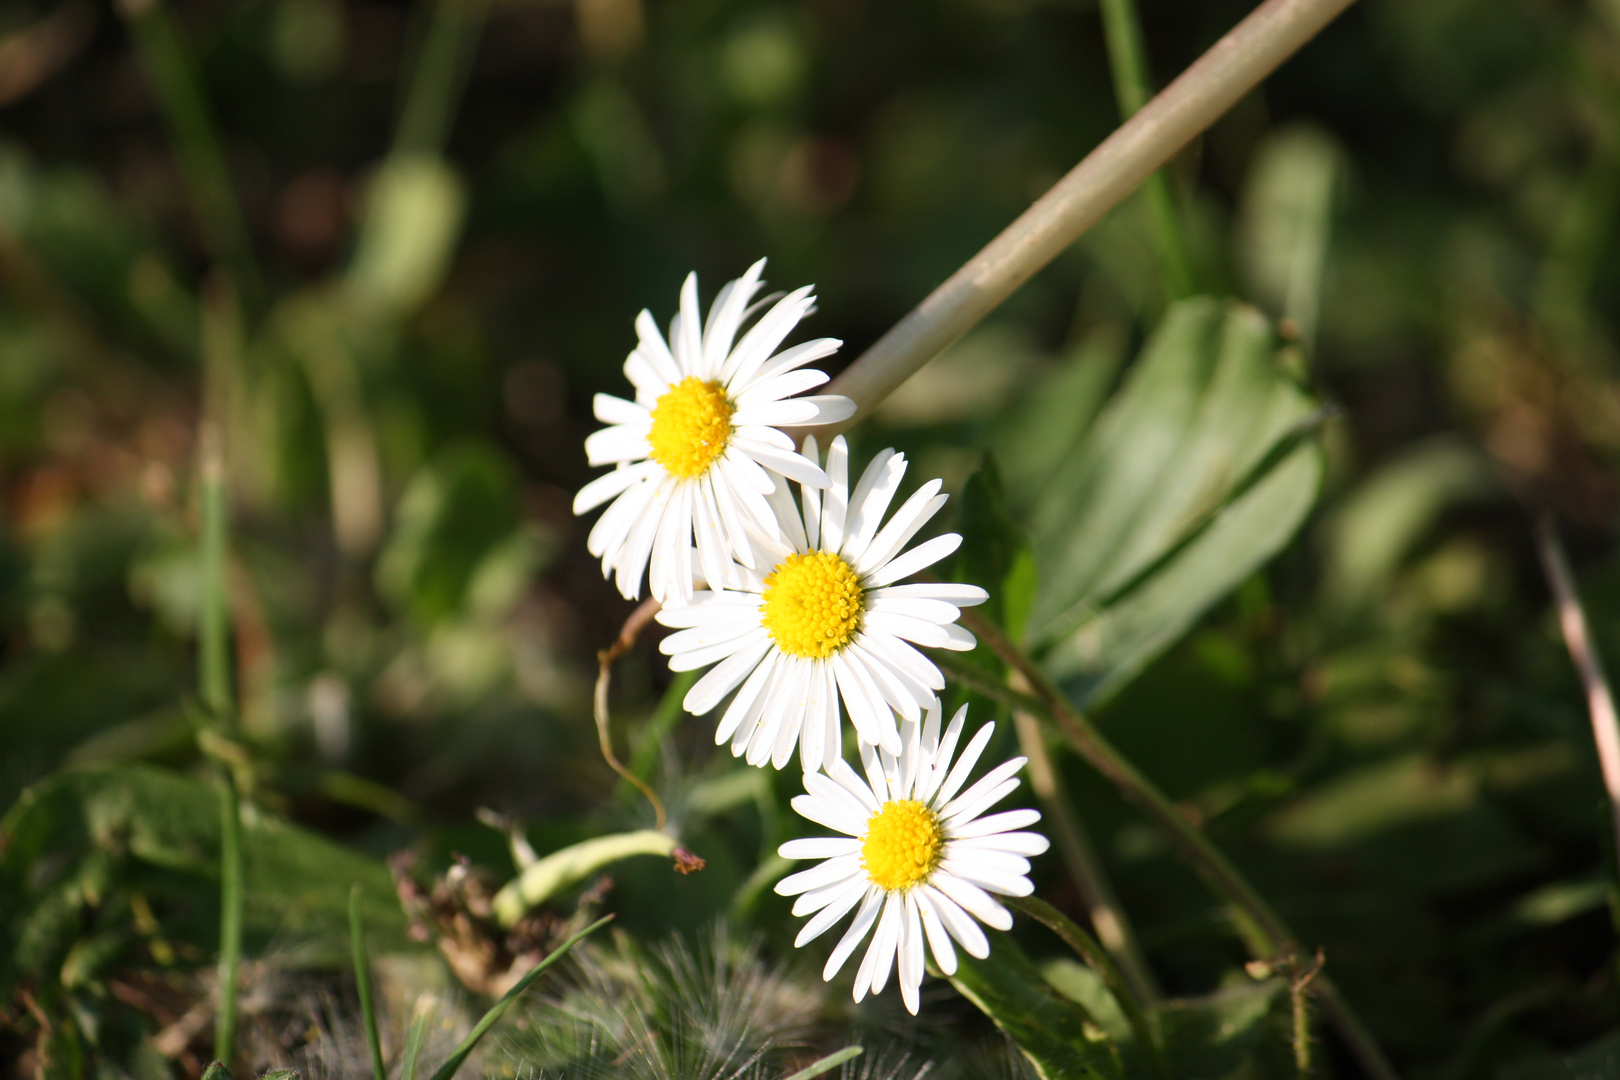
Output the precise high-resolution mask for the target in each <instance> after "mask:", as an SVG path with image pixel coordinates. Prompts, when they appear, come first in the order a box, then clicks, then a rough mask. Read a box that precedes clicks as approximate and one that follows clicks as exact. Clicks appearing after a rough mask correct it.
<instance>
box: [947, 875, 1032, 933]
mask: <svg viewBox="0 0 1620 1080" xmlns="http://www.w3.org/2000/svg"><path fill="white" fill-rule="evenodd" d="M928 883H929V884H930V885H932V886H933V887H934V888H936V889H938V890H939V891H940V892H941V893H943V894H945V896H947V897H948V898H950V899H952V900H955V901H956V902H957V903H958V904H960V905H961V907H962V910H964V911H966V912H967V913H968V914H969V915H972V916H973V917H974V918H975V919H978V920H979V921H980V922H982V923H984V925H986V926H988V927H991V928H993V929H996V930H1011V929H1012V913H1011V912H1009V911H1008V910H1007V909H1006V908H1004V907H1002V906H1001V905H1000V904H998V903H996V902H995V901H994V900H992V899H991V898H990V894H989V893H987V892H985V891H984V890H983V889H981V888H979V887H978V886H977V885H975V884H973V883H972V882H971V881H963V880H962V879H961V878H959V877H957V876H955V875H954V874H950V873H946V872H942V871H939V870H936V871H935V873H934V875H933V876H932V877H930V878H929V879H928Z"/></svg>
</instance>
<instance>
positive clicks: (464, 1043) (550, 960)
mask: <svg viewBox="0 0 1620 1080" xmlns="http://www.w3.org/2000/svg"><path fill="white" fill-rule="evenodd" d="M612 921H613V916H612V915H604V916H603V917H602V918H600V919H597V920H596V921H595V922H593V923H591V925H589V926H587V927H586V928H585V929H583V930H581V931H580V932H579V933H577V934H575V935H574V936H573V937H571V938H569V939H568V940H567V941H565V942H563V943H562V944H561V945H559V946H557V948H555V949H554V950H552V952H551V954H550V955H549V956H547V957H546V958H545V959H544V960H542V961H540V963H538V964H536V965H535V967H534V970H532V971H530V972H529V973H528V974H527V975H525V976H523V978H521V979H519V980H518V982H517V985H516V986H514V987H512V989H510V990H508V991H507V992H506V995H505V996H504V997H502V998H501V1000H499V1001H497V1002H496V1003H495V1005H494V1007H493V1008H491V1009H490V1010H489V1012H487V1013H485V1014H484V1016H483V1019H481V1020H479V1021H478V1023H477V1025H476V1026H475V1027H474V1028H473V1029H472V1031H470V1032H468V1034H467V1037H466V1038H465V1039H462V1040H461V1045H460V1046H458V1047H456V1050H455V1053H453V1054H451V1055H450V1057H449V1058H448V1059H447V1060H446V1061H445V1063H444V1064H443V1065H441V1066H439V1071H438V1072H436V1073H434V1074H433V1080H450V1078H451V1077H453V1076H455V1075H456V1070H458V1069H460V1068H461V1065H462V1063H463V1062H464V1061H466V1060H467V1056H468V1055H469V1054H471V1053H472V1052H473V1048H474V1047H476V1046H477V1045H478V1040H480V1039H482V1038H483V1037H484V1035H485V1034H486V1033H487V1032H488V1031H489V1029H490V1028H492V1027H494V1026H495V1021H497V1020H499V1019H500V1018H501V1014H502V1013H504V1012H505V1011H506V1010H507V1009H508V1008H510V1007H511V1004H512V1002H514V1001H516V1000H517V999H518V997H519V995H521V994H522V993H523V991H525V990H527V989H528V988H529V984H530V983H532V982H534V980H536V979H538V978H539V977H540V976H541V975H542V974H544V972H545V970H546V969H547V968H549V967H550V966H551V965H552V964H555V963H556V962H557V961H558V960H561V959H562V958H563V957H564V956H565V955H566V954H567V953H568V950H569V949H572V948H573V947H574V946H575V945H577V944H579V943H580V942H581V941H582V940H584V939H585V938H586V937H587V936H589V935H590V934H593V933H595V932H596V931H597V930H600V929H601V928H602V927H604V926H606V925H607V924H608V923H610V922H612Z"/></svg>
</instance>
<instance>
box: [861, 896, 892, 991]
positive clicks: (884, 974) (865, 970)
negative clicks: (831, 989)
mask: <svg viewBox="0 0 1620 1080" xmlns="http://www.w3.org/2000/svg"><path fill="white" fill-rule="evenodd" d="M903 904H904V901H902V900H901V899H900V894H899V893H889V894H888V896H886V897H885V898H884V901H883V917H882V918H881V919H879V920H878V925H877V930H876V931H874V932H873V934H872V944H871V945H869V946H867V949H866V959H864V960H862V961H861V967H860V970H859V971H857V972H856V973H855V989H854V995H855V1000H856V1001H860V1000H861V999H862V998H864V997H866V992H867V991H868V990H871V992H872V993H874V994H878V993H882V991H883V987H884V985H885V984H887V983H888V981H889V971H890V969H892V968H893V967H894V951H895V947H896V946H897V945H899V944H900V910H901V907H902V906H903Z"/></svg>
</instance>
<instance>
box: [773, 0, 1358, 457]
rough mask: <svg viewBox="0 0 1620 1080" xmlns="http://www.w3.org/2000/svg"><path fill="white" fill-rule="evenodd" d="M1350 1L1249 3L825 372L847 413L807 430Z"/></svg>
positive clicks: (906, 364)
mask: <svg viewBox="0 0 1620 1080" xmlns="http://www.w3.org/2000/svg"><path fill="white" fill-rule="evenodd" d="M1352 2H1353V0H1266V2H1265V3H1263V4H1261V5H1260V6H1259V7H1257V8H1255V10H1254V11H1253V12H1251V13H1250V14H1249V16H1248V18H1246V19H1244V20H1243V21H1242V22H1241V23H1239V24H1238V25H1237V26H1236V27H1234V28H1233V29H1232V31H1231V32H1230V33H1228V34H1227V35H1226V36H1225V37H1223V38H1221V40H1220V41H1217V42H1216V43H1215V44H1214V45H1213V46H1211V47H1210V49H1209V51H1208V52H1206V53H1204V55H1203V56H1201V57H1199V59H1198V60H1197V61H1196V62H1195V63H1194V64H1193V65H1192V66H1191V67H1189V68H1188V69H1187V70H1186V71H1184V72H1183V73H1182V74H1181V76H1180V77H1179V78H1177V79H1176V81H1175V82H1173V83H1171V84H1170V85H1169V86H1167V87H1165V89H1164V90H1163V91H1162V92H1161V93H1160V94H1159V95H1158V96H1157V97H1155V98H1154V99H1153V100H1152V101H1150V102H1148V103H1147V105H1145V106H1144V107H1143V108H1142V110H1141V111H1140V112H1138V113H1137V114H1136V115H1134V116H1132V117H1131V118H1130V119H1129V120H1127V121H1126V122H1125V123H1124V124H1122V125H1121V126H1120V127H1119V129H1118V130H1116V131H1115V132H1114V133H1113V134H1112V135H1110V136H1109V137H1108V138H1107V139H1104V140H1103V141H1102V143H1100V144H1099V145H1098V146H1097V148H1096V149H1095V150H1093V151H1092V152H1091V153H1090V154H1088V155H1086V157H1085V159H1084V160H1083V161H1081V162H1080V164H1078V165H1076V166H1075V167H1074V168H1073V169H1072V170H1070V172H1069V173H1068V175H1066V176H1064V177H1063V179H1061V180H1059V181H1058V182H1057V184H1055V185H1054V186H1053V187H1052V189H1051V190H1050V191H1048V192H1047V193H1046V194H1045V195H1043V196H1041V197H1040V199H1038V200H1036V202H1035V204H1034V205H1033V206H1031V207H1030V208H1029V209H1028V210H1026V211H1024V212H1023V213H1022V214H1020V215H1019V217H1018V219H1017V220H1016V221H1014V222H1013V223H1012V224H1011V225H1009V226H1007V228H1006V229H1004V230H1002V232H1001V235H999V236H997V237H996V238H995V239H994V240H992V241H990V243H989V244H987V245H986V246H985V248H984V250H982V251H980V252H979V253H978V254H977V255H975V256H974V257H973V258H972V259H970V260H968V262H967V264H966V265H964V266H963V267H962V268H961V269H960V270H958V271H956V273H954V274H952V275H951V276H950V277H949V278H948V279H946V281H945V282H944V284H942V285H940V286H939V287H938V288H937V289H935V290H934V291H933V292H932V293H930V294H929V295H928V297H927V299H925V300H923V302H922V303H920V304H918V305H917V306H916V307H915V308H914V309H912V311H911V313H910V314H908V315H906V317H905V318H903V319H901V320H900V321H899V322H898V323H896V324H895V325H894V326H893V327H892V328H891V329H890V330H889V332H888V333H886V334H884V335H883V336H882V337H881V338H879V339H878V340H877V342H876V343H874V344H873V345H872V347H871V348H869V349H867V350H866V352H865V353H863V354H862V355H861V357H860V358H859V359H858V360H856V361H855V362H854V363H853V364H851V365H850V366H849V368H847V369H846V370H845V371H844V373H843V374H841V375H840V376H838V378H836V379H834V380H833V382H832V383H831V385H830V386H829V387H828V392H829V393H837V394H843V395H845V396H846V397H849V398H851V399H852V400H853V401H854V402H855V406H856V411H855V414H854V415H853V416H851V417H850V418H849V419H847V420H844V421H841V422H840V423H837V424H828V425H824V426H822V427H818V428H816V429H815V430H816V434H817V436H818V437H819V438H821V439H822V440H823V441H826V440H827V439H830V438H832V437H833V436H834V435H837V434H838V433H840V432H843V431H848V430H849V429H850V427H851V426H853V425H854V424H855V423H856V422H857V421H858V420H859V419H860V418H861V417H863V416H865V415H866V414H868V413H870V412H871V411H872V410H873V409H874V408H875V407H876V406H877V405H878V403H879V402H881V401H882V400H883V399H884V398H886V397H888V396H889V394H891V393H893V392H894V390H895V388H896V387H898V386H899V385H900V384H901V383H903V382H905V381H906V380H907V379H908V378H910V377H911V376H912V375H913V374H915V373H916V372H917V370H918V369H920V368H921V367H922V366H923V365H924V364H926V363H928V361H930V360H932V359H933V358H934V357H936V356H938V355H939V354H940V353H941V352H942V351H943V350H944V349H945V348H946V346H948V345H950V344H951V342H953V341H955V340H956V339H957V338H959V337H961V336H962V334H963V333H965V332H966V331H967V330H968V329H969V328H971V327H972V326H973V325H974V324H975V323H977V322H978V321H979V320H980V319H982V318H984V316H985V315H987V314H988V313H989V312H990V311H991V310H993V309H994V308H995V307H996V306H997V305H998V304H1000V303H1001V302H1002V301H1003V300H1005V299H1006V298H1007V297H1008V296H1009V295H1011V294H1012V292H1013V290H1015V289H1017V288H1018V287H1019V286H1020V285H1022V284H1023V283H1024V282H1025V281H1028V280H1029V278H1030V277H1031V276H1032V275H1033V274H1034V273H1035V272H1036V271H1037V270H1039V269H1041V267H1043V266H1045V265H1046V264H1047V263H1049V262H1051V261H1052V260H1053V259H1054V258H1056V257H1057V255H1058V254H1059V253H1060V252H1062V251H1063V250H1064V249H1065V248H1067V247H1068V246H1069V245H1070V244H1071V243H1073V242H1074V240H1075V239H1076V238H1077V237H1079V236H1080V234H1081V233H1083V232H1085V231H1086V230H1087V229H1089V228H1090V227H1091V226H1092V225H1094V224H1096V223H1097V221H1098V220H1100V219H1101V218H1102V216H1103V215H1104V214H1106V213H1107V212H1108V211H1109V210H1112V209H1113V208H1114V207H1115V206H1118V205H1119V203H1120V202H1122V201H1123V200H1124V199H1125V197H1126V196H1127V195H1129V194H1130V193H1131V192H1132V191H1134V190H1136V187H1137V185H1139V184H1141V183H1142V181H1143V180H1145V179H1146V178H1147V177H1148V176H1149V175H1150V174H1151V173H1153V172H1154V170H1156V169H1158V168H1159V167H1160V166H1162V165H1163V164H1164V163H1165V162H1167V161H1169V160H1170V158H1171V157H1172V156H1173V155H1174V154H1175V153H1176V152H1177V151H1178V150H1180V149H1181V148H1182V147H1184V146H1186V145H1187V144H1188V143H1189V142H1191V141H1192V140H1193V139H1195V138H1197V137H1198V136H1199V135H1200V134H1202V133H1203V131H1204V130H1205V129H1206V128H1208V127H1209V126H1210V125H1211V124H1213V123H1214V122H1215V121H1216V120H1217V119H1219V118H1220V116H1221V114H1223V113H1224V112H1226V110H1227V109H1229V108H1231V107H1232V106H1233V105H1234V104H1236V103H1237V101H1238V100H1239V99H1240V98H1242V97H1243V95H1245V94H1247V93H1248V92H1249V91H1250V90H1252V89H1254V87H1255V86H1257V85H1259V83H1260V81H1261V80H1262V79H1264V78H1265V77H1266V76H1267V75H1269V74H1271V72H1272V71H1274V70H1275V69H1276V68H1277V66H1278V65H1279V64H1281V63H1282V62H1283V61H1284V60H1286V59H1288V57H1289V56H1291V55H1292V54H1293V53H1294V52H1295V51H1296V50H1298V49H1299V48H1300V46H1302V45H1304V44H1305V43H1306V42H1307V41H1309V40H1310V39H1311V38H1312V37H1314V36H1316V34H1317V33H1318V32H1319V31H1320V30H1321V29H1322V28H1323V27H1324V26H1326V25H1327V24H1328V23H1329V22H1331V21H1332V20H1333V18H1334V17H1335V16H1337V15H1338V14H1339V13H1340V12H1341V11H1343V10H1344V9H1345V8H1347V7H1349V6H1350V4H1351V3H1352ZM798 434H799V435H801V436H802V435H803V434H804V432H803V431H800V432H798Z"/></svg>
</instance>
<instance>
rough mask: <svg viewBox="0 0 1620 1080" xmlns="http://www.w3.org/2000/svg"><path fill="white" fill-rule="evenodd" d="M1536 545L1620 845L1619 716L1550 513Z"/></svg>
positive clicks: (1539, 525) (1542, 519)
mask: <svg viewBox="0 0 1620 1080" xmlns="http://www.w3.org/2000/svg"><path fill="white" fill-rule="evenodd" d="M1536 549H1537V550H1538V551H1539V552H1540V553H1541V565H1542V567H1543V568H1544V569H1545V570H1546V573H1547V585H1548V587H1549V588H1550V589H1551V590H1552V595H1553V602H1554V604H1556V605H1557V607H1558V625H1559V627H1560V629H1561V630H1562V631H1563V635H1564V644H1565V646H1566V647H1567V648H1568V649H1569V656H1570V659H1571V660H1573V661H1574V663H1575V670H1576V671H1577V672H1578V673H1579V674H1580V677H1581V687H1582V689H1584V690H1585V692H1586V710H1587V713H1588V714H1589V715H1590V716H1591V718H1592V741H1593V743H1595V744H1596V746H1597V755H1598V767H1599V768H1600V769H1601V770H1602V772H1603V789H1604V791H1606V792H1607V793H1608V796H1609V815H1610V821H1611V823H1612V825H1613V833H1614V840H1615V843H1616V845H1617V846H1620V715H1617V714H1616V711H1615V707H1614V692H1613V691H1612V690H1610V688H1609V677H1608V675H1607V674H1605V673H1604V670H1603V661H1602V659H1601V658H1599V656H1598V654H1597V649H1596V648H1595V647H1594V646H1593V643H1592V631H1591V628H1590V627H1588V626H1587V623H1586V610H1585V609H1584V608H1583V607H1582V606H1581V597H1580V593H1578V592H1577V591H1576V590H1575V575H1574V574H1572V573H1571V572H1570V569H1569V557H1568V556H1567V555H1565V553H1564V544H1563V541H1562V540H1560V539H1559V537H1558V526H1557V524H1556V523H1555V522H1554V521H1553V517H1552V514H1551V513H1550V512H1548V511H1542V513H1541V515H1540V516H1539V517H1538V518H1537V519H1536ZM1616 863H1617V865H1620V850H1617V851H1616Z"/></svg>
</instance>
